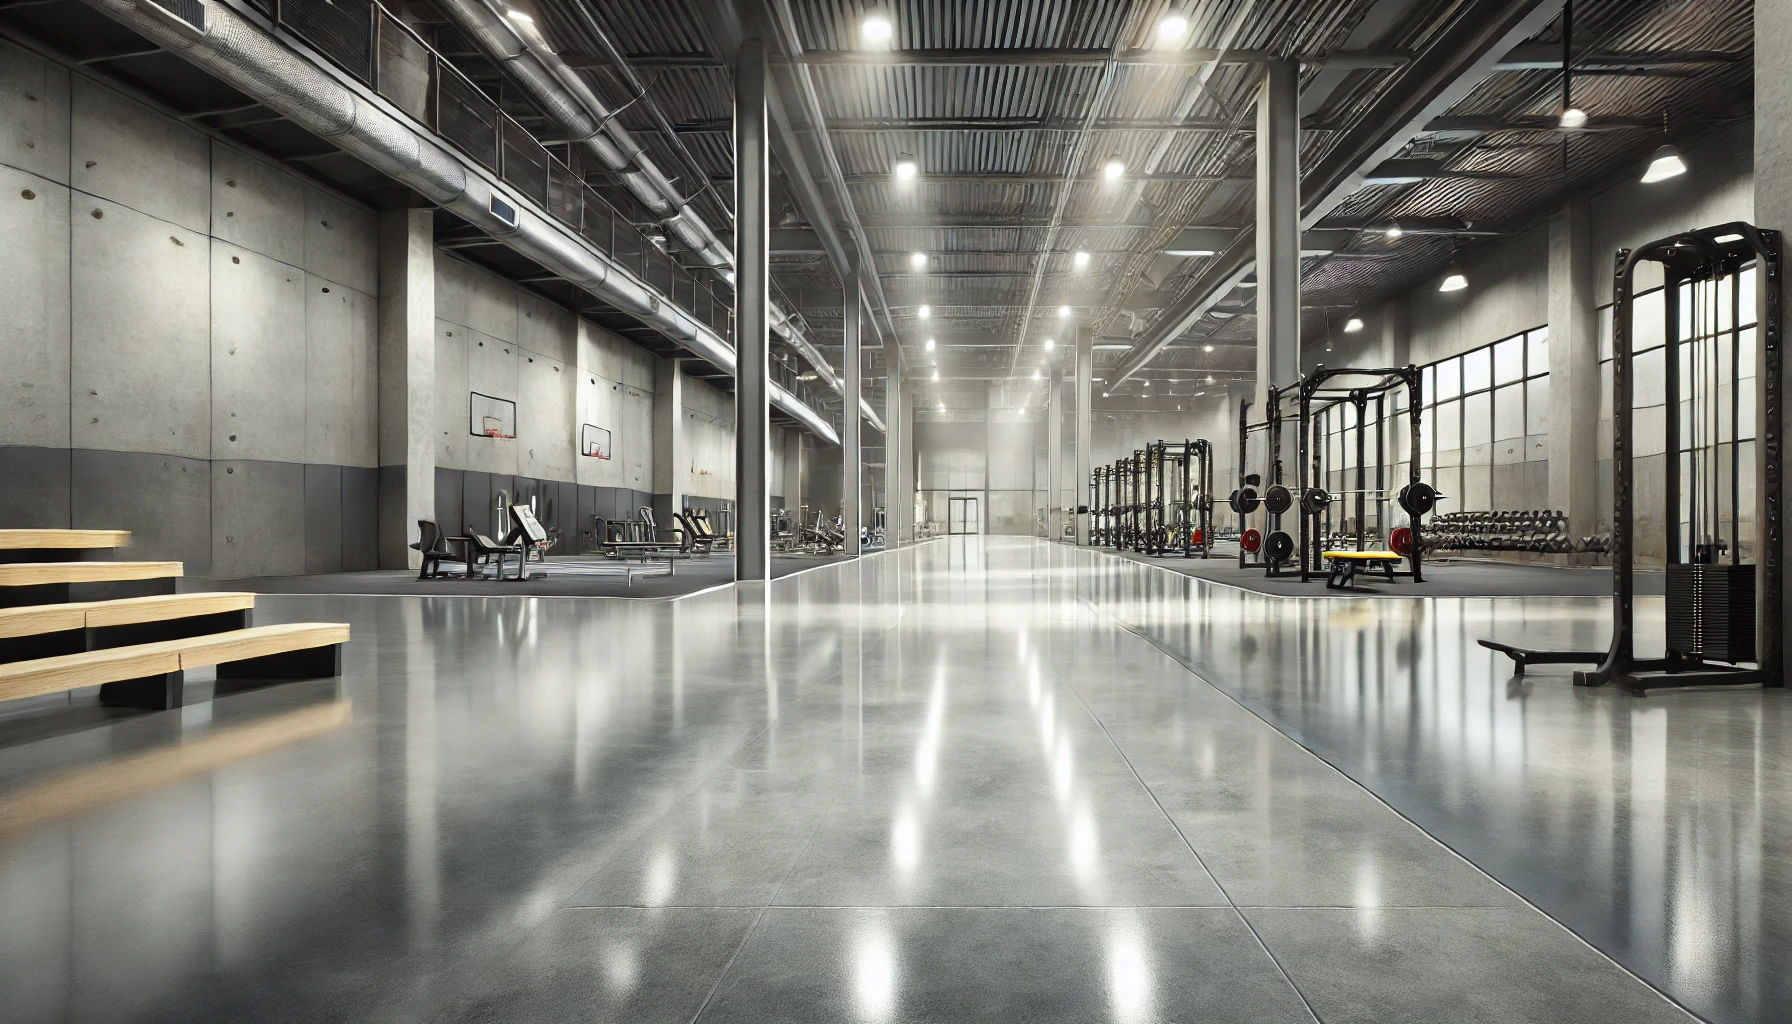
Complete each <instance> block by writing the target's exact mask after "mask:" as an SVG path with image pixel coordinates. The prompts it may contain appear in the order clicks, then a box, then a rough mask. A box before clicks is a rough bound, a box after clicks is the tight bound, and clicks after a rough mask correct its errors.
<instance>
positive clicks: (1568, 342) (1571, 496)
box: [1549, 199, 1603, 537]
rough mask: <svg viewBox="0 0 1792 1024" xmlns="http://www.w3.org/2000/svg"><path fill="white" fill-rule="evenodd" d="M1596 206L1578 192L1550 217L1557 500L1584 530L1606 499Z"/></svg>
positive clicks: (1552, 486)
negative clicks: (1596, 284) (1602, 466)
mask: <svg viewBox="0 0 1792 1024" xmlns="http://www.w3.org/2000/svg"><path fill="white" fill-rule="evenodd" d="M1593 262H1594V261H1593V220H1592V207H1591V205H1590V204H1589V203H1588V201H1587V200H1586V199H1572V200H1569V201H1568V202H1567V203H1565V204H1563V205H1562V206H1561V207H1560V208H1559V209H1557V210H1556V211H1555V212H1554V213H1552V214H1551V215H1550V218H1549V504H1550V507H1551V508H1556V509H1561V510H1562V511H1563V512H1566V513H1567V514H1568V531H1569V533H1570V535H1572V536H1575V537H1584V536H1587V535H1588V534H1591V533H1592V532H1593V531H1594V529H1596V528H1597V524H1598V521H1599V520H1600V519H1601V518H1603V517H1602V516H1601V514H1600V510H1599V508H1598V504H1599V451H1598V437H1599V321H1598V314H1597V309H1596V301H1597V300H1596V299H1595V298H1594V291H1593V281H1594V276H1593V275H1594V267H1593Z"/></svg>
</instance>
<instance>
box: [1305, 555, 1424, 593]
mask: <svg viewBox="0 0 1792 1024" xmlns="http://www.w3.org/2000/svg"><path fill="white" fill-rule="evenodd" d="M1320 555H1321V557H1323V558H1324V559H1325V561H1326V564H1328V565H1330V566H1331V574H1330V575H1329V576H1327V577H1326V578H1325V589H1327V590H1348V589H1350V588H1351V587H1352V586H1355V581H1356V578H1357V576H1359V575H1361V574H1364V573H1371V572H1379V573H1382V574H1384V576H1385V577H1386V579H1387V581H1388V582H1389V583H1392V582H1394V566H1396V565H1399V564H1400V563H1401V562H1403V561H1405V556H1403V555H1400V554H1398V553H1396V552H1393V551H1322V552H1320Z"/></svg>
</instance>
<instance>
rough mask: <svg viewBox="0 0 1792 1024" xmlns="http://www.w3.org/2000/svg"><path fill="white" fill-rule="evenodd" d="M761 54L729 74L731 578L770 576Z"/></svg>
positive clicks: (760, 47) (751, 45) (754, 45)
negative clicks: (732, 365)
mask: <svg viewBox="0 0 1792 1024" xmlns="http://www.w3.org/2000/svg"><path fill="white" fill-rule="evenodd" d="M765 104H766V47H765V41H764V40H760V39H749V40H747V41H746V42H744V43H742V44H741V48H740V59H739V62H738V63H737V64H736V66H735V69H734V209H735V226H734V263H735V286H734V325H735V331H734V346H735V352H736V357H737V359H736V361H737V365H736V368H735V374H734V453H735V454H734V466H735V470H734V493H735V505H736V509H737V511H736V527H735V532H736V537H737V540H736V547H735V554H734V578H735V579H737V580H767V579H769V578H770V575H771V558H772V555H771V496H770V495H771V488H770V487H769V486H768V484H769V481H768V479H767V473H768V471H769V467H770V462H771V459H770V457H769V453H768V452H767V449H766V446H767V445H768V444H769V443H770V434H771V406H770V402H769V400H770V392H771V377H770V365H769V363H768V361H767V359H768V352H769V349H770V329H771V321H770V318H769V317H768V316H767V314H766V309H767V303H768V302H769V300H770V295H769V291H768V286H769V276H768V275H769V271H770V267H771V217H770V212H771V198H770V195H769V192H768V188H767V186H768V183H769V181H770V177H771V174H770V165H769V162H768V160H767V155H766V154H767V149H766V133H767V129H766V106H765Z"/></svg>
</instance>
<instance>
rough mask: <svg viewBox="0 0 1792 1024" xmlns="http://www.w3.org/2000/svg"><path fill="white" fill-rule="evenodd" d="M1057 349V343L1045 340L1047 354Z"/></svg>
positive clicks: (1048, 339)
mask: <svg viewBox="0 0 1792 1024" xmlns="http://www.w3.org/2000/svg"><path fill="white" fill-rule="evenodd" d="M1057 347H1058V343H1057V342H1055V341H1053V340H1052V339H1050V338H1047V339H1045V350H1046V351H1047V352H1050V351H1051V350H1052V349H1054V348H1057Z"/></svg>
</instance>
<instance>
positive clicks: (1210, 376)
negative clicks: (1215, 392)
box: [1207, 373, 1213, 384]
mask: <svg viewBox="0 0 1792 1024" xmlns="http://www.w3.org/2000/svg"><path fill="white" fill-rule="evenodd" d="M1207 383H1209V384H1212V383H1213V374H1211V373H1210V374H1208V375H1207Z"/></svg>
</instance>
